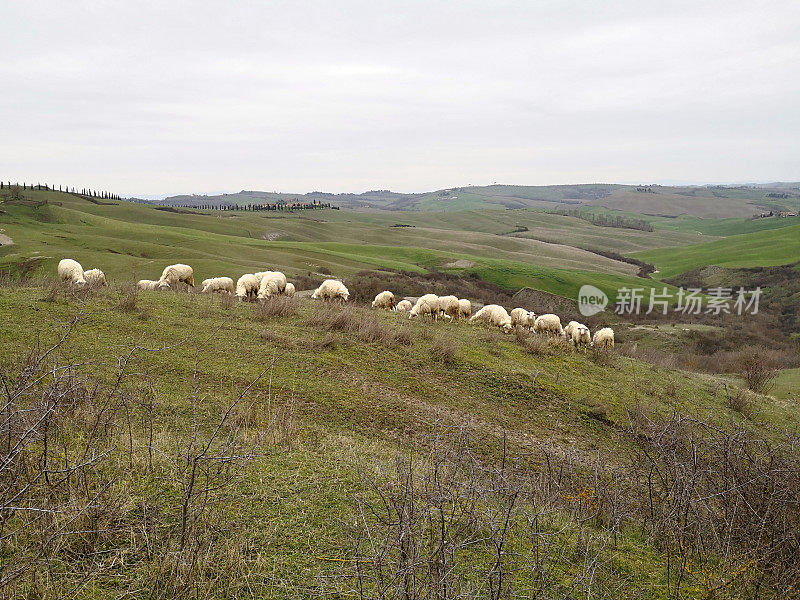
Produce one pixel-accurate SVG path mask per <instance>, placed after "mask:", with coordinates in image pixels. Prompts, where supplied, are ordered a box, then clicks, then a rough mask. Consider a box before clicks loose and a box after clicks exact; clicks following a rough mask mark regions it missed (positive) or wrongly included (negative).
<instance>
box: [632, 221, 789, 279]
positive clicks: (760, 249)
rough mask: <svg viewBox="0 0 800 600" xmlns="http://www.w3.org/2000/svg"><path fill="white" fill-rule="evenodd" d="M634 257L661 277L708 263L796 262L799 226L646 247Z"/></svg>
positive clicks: (731, 265)
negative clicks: (651, 247)
mask: <svg viewBox="0 0 800 600" xmlns="http://www.w3.org/2000/svg"><path fill="white" fill-rule="evenodd" d="M634 256H635V257H637V258H639V259H641V260H645V261H647V262H651V263H654V264H655V265H656V267H657V268H658V269H659V274H658V275H659V277H661V278H670V277H674V276H676V275H679V274H681V273H685V272H686V271H690V270H692V269H696V268H699V267H705V266H707V265H716V266H720V267H759V266H774V265H785V264H790V263H794V262H797V260H798V258H799V257H800V225H791V226H788V227H781V228H779V229H773V230H765V231H758V232H755V233H748V234H744V235H735V236H730V237H727V238H724V239H721V240H717V241H714V242H709V243H706V244H697V245H692V246H686V247H679V248H661V249H657V250H647V251H644V252H639V253H636V254H634Z"/></svg>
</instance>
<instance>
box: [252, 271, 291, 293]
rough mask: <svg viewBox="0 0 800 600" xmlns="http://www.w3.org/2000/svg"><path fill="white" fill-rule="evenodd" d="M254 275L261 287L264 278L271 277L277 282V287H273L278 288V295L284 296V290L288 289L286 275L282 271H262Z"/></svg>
mask: <svg viewBox="0 0 800 600" xmlns="http://www.w3.org/2000/svg"><path fill="white" fill-rule="evenodd" d="M254 275H255V278H256V281H258V285H259V286H260V285H261V281H262V280H263V279H264V277H267V276H269V277H270V278H271V279H272V280H273V281H274V282H275V285H274V286H272V287H273V288H275V287H277V289H278V292H277V293H279V294H282V293H283V290H285V289H286V275H284V274H283V273H281V272H280V271H260V272H258V273H254Z"/></svg>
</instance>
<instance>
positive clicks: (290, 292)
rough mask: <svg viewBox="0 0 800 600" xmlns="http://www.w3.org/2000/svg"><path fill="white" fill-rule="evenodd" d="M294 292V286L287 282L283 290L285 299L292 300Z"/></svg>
mask: <svg viewBox="0 0 800 600" xmlns="http://www.w3.org/2000/svg"><path fill="white" fill-rule="evenodd" d="M294 292H295V289H294V284H293V283H290V282H287V283H286V287H285V288H284V289H283V294H284V296H286V297H287V298H293V297H294Z"/></svg>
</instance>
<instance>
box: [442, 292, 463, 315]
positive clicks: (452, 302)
mask: <svg viewBox="0 0 800 600" xmlns="http://www.w3.org/2000/svg"><path fill="white" fill-rule="evenodd" d="M460 312H461V307H460V306H459V304H458V298H456V297H455V296H439V313H440V314H441V315H442V316H444V317H450V318H451V319H458V315H459V313H460Z"/></svg>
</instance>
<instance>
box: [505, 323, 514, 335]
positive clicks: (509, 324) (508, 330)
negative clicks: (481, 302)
mask: <svg viewBox="0 0 800 600" xmlns="http://www.w3.org/2000/svg"><path fill="white" fill-rule="evenodd" d="M511 329H513V328H512V327H511V323H503V333H511Z"/></svg>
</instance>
